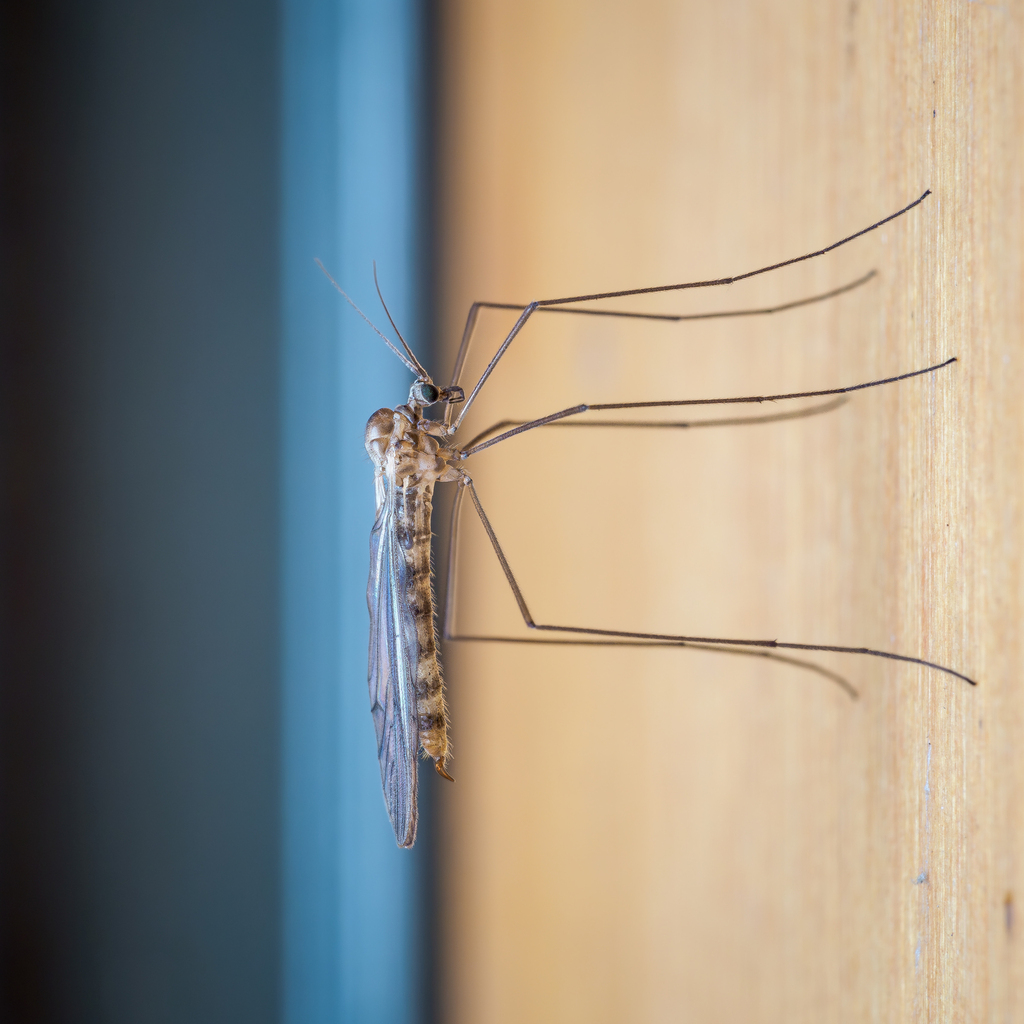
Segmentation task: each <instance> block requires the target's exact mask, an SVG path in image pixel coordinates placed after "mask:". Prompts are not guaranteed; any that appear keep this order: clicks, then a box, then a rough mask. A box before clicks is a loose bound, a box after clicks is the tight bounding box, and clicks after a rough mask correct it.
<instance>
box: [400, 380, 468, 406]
mask: <svg viewBox="0 0 1024 1024" xmlns="http://www.w3.org/2000/svg"><path fill="white" fill-rule="evenodd" d="M465 399H466V395H465V392H464V391H463V390H462V388H460V387H450V388H439V387H438V386H437V385H436V384H435V383H434V382H433V381H432V380H431V379H430V378H429V377H420V378H418V379H417V380H416V381H415V382H414V383H413V386H412V387H411V388H410V389H409V404H410V405H419V406H424V407H425V406H428V405H436V404H437V403H438V402H447V403H448V404H450V405H456V404H457V403H459V402H464V401H465Z"/></svg>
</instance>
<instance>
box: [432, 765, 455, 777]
mask: <svg viewBox="0 0 1024 1024" xmlns="http://www.w3.org/2000/svg"><path fill="white" fill-rule="evenodd" d="M434 771H436V772H437V774H438V775H440V776H441V778H442V779H447V780H448V781H449V782H454V781H455V780H454V779H453V778H452V777H451V776H450V775H449V774H448V773H447V772H446V771H445V770H444V765H443V764H442V763H441V762H440V761H435V762H434Z"/></svg>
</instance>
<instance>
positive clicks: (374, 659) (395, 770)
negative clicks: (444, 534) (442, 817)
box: [366, 486, 419, 847]
mask: <svg viewBox="0 0 1024 1024" xmlns="http://www.w3.org/2000/svg"><path fill="white" fill-rule="evenodd" d="M392 493H393V492H392V489H391V486H388V488H387V497H386V500H385V501H383V502H382V503H381V506H380V509H379V511H378V514H377V521H376V522H375V523H374V524H373V531H372V532H371V534H370V581H369V585H368V587H367V591H366V599H367V604H368V605H369V608H370V668H369V684H370V710H371V712H372V714H373V724H374V728H375V729H376V731H377V757H378V759H379V760H380V778H381V783H382V784H383V786H384V802H385V803H386V804H387V808H388V816H389V817H390V818H391V825H392V828H394V830H395V839H396V841H397V842H398V845H399V846H403V847H406V846H412V844H413V842H414V841H415V839H416V782H417V772H416V755H417V753H418V752H419V730H418V726H417V720H416V695H415V692H414V689H413V678H414V671H415V664H416V629H415V624H414V623H413V621H412V616H411V614H410V613H409V611H408V605H407V602H406V600H405V593H406V575H407V573H406V566H405V559H404V557H403V555H402V551H401V548H400V545H399V543H398V539H397V536H396V523H395V516H394V512H393V508H392V502H391V500H390V496H391V494H392Z"/></svg>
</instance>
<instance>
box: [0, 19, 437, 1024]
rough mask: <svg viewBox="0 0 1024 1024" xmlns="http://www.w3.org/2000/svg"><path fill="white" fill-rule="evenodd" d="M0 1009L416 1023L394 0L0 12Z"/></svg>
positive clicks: (424, 892)
mask: <svg viewBox="0 0 1024 1024" xmlns="http://www.w3.org/2000/svg"><path fill="white" fill-rule="evenodd" d="M0 18H2V26H0V48H2V52H3V60H2V72H0V73H2V76H3V80H2V86H0V89H2V95H0V123H2V141H0V159H2V165H0V195H2V199H0V204H2V224H0V245H2V250H0V260H2V265H3V275H2V281H3V284H2V294H0V316H2V317H3V331H2V341H0V344H2V346H3V348H2V367H0V369H2V376H0V416H2V422H3V426H2V431H0V444H2V449H0V457H2V465H3V470H4V472H3V487H4V502H3V538H4V551H3V565H4V570H3V571H4V587H3V604H2V633H0V658H2V666H3V668H2V671H3V676H2V690H0V899H2V906H0V965H2V975H0V1008H2V1014H3V1019H4V1020H10V1021H12V1022H19V1024H20V1022H30V1021H33V1022H34V1021H41V1022H42V1021H46V1022H49V1021H54V1022H57V1021H60V1022H64V1021H69V1022H70V1021H75V1022H91V1021H97V1022H100V1021H102V1022H121V1021H123V1022H125V1024H128V1022H131V1024H138V1022H141V1021H146V1022H150V1021H154V1022H163V1021H167V1022H178V1021H182V1022H184V1021H189V1022H204V1021H210V1022H213V1021H217V1022H226V1021H244V1022H247V1024H255V1022H259V1021H279V1020H280V1021H286V1022H288V1024H321V1022H323V1024H326V1022H336V1021H360V1022H375V1021H381V1022H391V1021H394V1022H404V1021H416V1022H428V1021H430V1020H432V1019H434V1016H435V1011H434V1008H435V1005H436V993H435V991H434V988H433V980H432V979H433V977H434V976H435V972H434V969H433V967H434V965H433V964H432V962H431V960H430V957H431V943H430V941H429V938H428V929H429V924H430V918H431V915H432V914H433V912H434V908H433V907H432V906H431V903H430V895H429V894H430V893H431V892H432V888H433V887H432V885H431V884H430V883H431V879H432V875H433V872H432V866H431V858H432V842H431V827H430V814H429V807H428V808H427V809H426V813H425V817H426V821H425V827H424V828H423V829H422V830H421V839H420V841H419V842H418V843H417V847H416V849H415V850H414V851H412V852H411V853H408V852H404V851H399V850H398V849H397V848H396V847H395V845H394V839H393V836H392V833H391V829H390V826H389V824H388V821H387V816H386V813H385V810H384V806H383V801H382V799H381V796H380V782H379V775H378V771H377V765H376V757H375V751H374V738H373V727H372V722H371V719H370V715H369V709H368V702H367V694H366V649H367V613H366V606H365V598H364V592H365V586H366V569H367V561H368V559H367V553H368V537H369V529H370V526H371V523H372V518H373V497H372V472H371V469H370V466H369V463H368V461H367V459H366V457H365V453H364V451H363V448H362V431H363V426H364V424H365V422H366V419H367V417H368V415H369V414H370V413H371V412H372V411H373V410H374V409H376V408H378V407H380V406H383V405H392V406H393V405H395V404H396V403H397V402H400V401H402V400H404V398H405V395H406V393H407V389H408V384H409V380H410V378H409V374H408V373H407V371H406V370H405V369H404V368H403V367H402V365H401V364H400V363H399V362H398V360H396V359H395V358H394V357H393V356H392V355H391V354H390V353H389V352H388V351H387V350H386V349H385V348H384V346H383V345H382V344H381V343H380V342H379V341H378V340H377V339H376V338H375V337H374V336H373V335H372V334H371V333H370V332H369V331H368V329H367V328H366V327H365V325H363V324H362V322H361V321H360V320H359V319H358V317H356V316H355V314H354V313H352V311H351V310H350V309H348V308H347V307H346V306H345V304H344V303H343V301H342V300H341V298H340V296H338V295H337V294H336V293H335V292H334V291H333V290H332V289H331V288H330V286H329V284H328V283H327V281H326V280H325V279H324V278H323V277H322V275H321V274H320V273H319V271H318V270H317V269H316V267H315V265H314V263H313V258H314V257H317V256H319V257H320V258H321V259H322V260H323V261H324V263H325V264H326V265H327V266H328V267H329V268H330V269H331V271H332V273H333V274H334V276H335V277H337V278H338V280H339V281H341V282H342V283H343V286H344V287H346V289H347V290H349V291H350V293H351V294H352V295H353V297H354V298H355V299H356V301H357V302H359V303H360V305H362V306H363V307H364V309H366V310H367V312H368V313H369V314H370V315H371V316H372V317H376V316H377V315H378V314H377V310H378V309H379V306H378V305H377V302H376V298H375V296H374V292H373V285H372V276H371V260H372V259H376V260H377V263H378V267H379V269H380V275H381V284H382V287H383V289H384V293H385V295H386V297H387V299H388V301H389V303H390V305H391V308H392V311H393V312H394V314H395V317H396V320H397V322H398V323H399V326H401V327H402V328H403V331H404V332H405V333H406V336H407V337H409V338H410V340H413V343H414V345H416V347H417V348H418V350H419V354H420V356H421V358H425V359H428V360H429V358H430V356H431V351H430V344H429V342H430V333H431V330H430V327H431V323H432V319H433V315H432V303H431V296H432V287H431V281H430V276H429V269H430V263H431V261H430V258H429V257H430V252H431V244H432V242H431V239H432V230H431V211H432V203H431V196H432V191H433V189H432V166H433V162H432V159H431V152H430V145H431V140H432V138H433V132H432V127H431V118H432V111H433V86H432V82H433V75H432V54H433V42H432V40H433V13H432V10H431V8H430V5H429V3H427V2H425V0H380V2H376V3H372V2H335V3H329V2H324V0H285V2H283V3H272V2H269V0H248V2H245V3H242V2H240V0H204V2H201V3H200V2H193V0H150V2H148V3H145V4H133V3H128V2H126V0H82V2H78V3H71V2H63V3H61V2H46V0H44V2H41V3H38V4H32V5H4V8H3V12H2V14H0Z"/></svg>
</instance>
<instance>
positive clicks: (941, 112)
mask: <svg viewBox="0 0 1024 1024" xmlns="http://www.w3.org/2000/svg"><path fill="white" fill-rule="evenodd" d="M443 21H444V46H445V51H444V52H445V59H444V68H443V71H444V97H445V105H444V136H443V140H444V141H443V155H444V195H445V209H444V218H443V223H444V229H445V236H444V266H443V269H442V278H443V283H444V295H443V309H444V317H445V319H444V322H445V325H446V332H447V335H446V336H447V338H448V340H449V341H450V342H451V347H452V349H454V345H455V342H456V341H457V339H458V336H459V334H460V332H461V326H462V319H463V317H464V315H465V310H466V307H467V306H468V304H469V302H470V301H471V300H472V299H474V298H484V299H497V300H512V301H522V302H526V301H527V300H530V299H534V298H543V297H550V296H553V295H559V294H573V293H576V292H580V291H590V290H595V289H606V288H609V289H610V288H626V287H631V286H641V285H647V284H658V283H666V282H671V281H679V280H686V279H692V278H708V277H717V276H720V275H727V274H735V273H738V272H742V271H745V270H747V269H751V268H754V267H757V266H759V265H762V264H765V263H769V262H773V261H776V260H779V259H783V258H785V257H788V256H792V255H797V254H799V253H802V252H805V251H807V250H810V249H814V248H817V247H819V246H821V245H825V244H827V243H829V242H831V241H833V240H836V239H838V238H840V237H842V236H844V235H846V234H848V233H850V232H852V231H854V230H856V229H858V228H860V227H862V226H865V225H867V224H869V223H871V222H872V221H874V220H876V219H877V218H879V217H881V216H884V215H885V214H887V213H889V212H891V211H894V210H896V209H898V208H899V207H901V206H902V205H904V204H905V203H907V202H908V201H909V200H911V199H913V198H915V197H916V196H917V195H919V194H920V193H921V192H922V191H923V190H924V189H925V188H930V189H931V190H932V192H933V195H932V196H931V197H930V198H929V199H928V200H926V202H925V203H924V204H922V205H921V206H920V207H919V208H918V209H917V210H916V211H914V212H913V213H911V214H909V215H908V216H907V217H905V218H903V219H902V220H901V221H899V222H897V223H894V224H892V225H890V226H888V227H887V228H885V229H884V230H882V231H879V232H877V233H875V234H873V235H871V236H868V237H866V238H864V239H861V240H860V241H858V242H856V243H855V244H852V245H850V246H847V247H845V248H844V249H842V250H840V251H837V252H836V253H834V254H832V255H830V256H828V257H826V258H823V259H820V260H817V261H815V262H814V263H813V264H804V265H802V266H800V267H795V268H791V269H788V270H785V271H782V272H779V273H777V274H773V275H769V276H765V277H761V278H758V279H756V280H753V281H750V282H747V283H744V284H742V285H736V286H733V287H731V288H728V289H717V290H716V291H717V294H716V293H715V292H702V293H689V294H685V295H676V296H668V297H661V298H659V299H657V300H652V301H650V302H648V303H647V306H646V308H649V309H661V310H679V311H700V310H710V309H721V308H740V307H744V306H750V305H757V304H762V303H772V302H782V301H787V300H791V299H794V298H799V297H802V296H805V295H808V294H812V293H814V292H816V291H821V290H825V289H827V288H830V287H833V286H836V285H838V284H842V283H844V282H846V281H849V280H852V279H853V278H855V277H857V276H858V275H860V274H861V273H863V272H864V271H867V270H869V269H871V268H877V270H878V271H879V274H878V277H877V278H876V279H874V280H873V281H872V282H871V283H869V284H868V285H866V286H864V287H863V288H861V289H859V290H857V291H856V292H853V293H851V294H848V295H845V296H843V297H841V298H838V299H835V300H833V301H831V302H830V303H827V304H824V305H820V306H815V307H809V308H805V309H801V310H795V311H792V312H789V313H785V314H778V315H776V316H773V317H766V318H760V319H749V320H742V321H722V322H717V323H704V324H697V325H694V324H682V325H667V326H666V325H646V326H639V325H632V326H630V325H628V324H623V323H610V322H604V321H602V322H595V321H589V320H588V321H584V320H583V318H572V319H571V320H570V318H561V317H557V316H549V317H548V318H547V319H546V320H545V321H543V322H541V321H539V320H538V322H536V323H534V324H533V325H531V328H530V332H529V334H528V335H526V336H524V337H523V339H522V340H521V342H517V343H516V346H515V347H514V348H513V350H512V351H511V353H510V355H509V357H508V360H507V362H506V363H505V364H504V365H503V366H502V367H501V369H500V371H499V372H498V373H497V374H496V375H495V378H494V381H493V385H492V386H489V391H488V393H487V398H486V400H485V401H481V403H480V407H479V408H478V409H477V410H475V412H474V415H473V417H472V423H475V424H476V425H478V426H484V425H486V424H487V423H489V422H491V421H492V420H494V419H500V418H502V417H505V416H511V417H520V418H525V417H530V416H535V415H541V414H543V413H546V412H549V411H552V410H554V409H558V408H561V407H564V406H568V405H572V404H575V403H577V402H580V401H615V400H631V399H637V400H639V399H660V398H684V397H711V396H721V395H735V394H750V393H753V394H758V393H765V392H774V391H792V390H801V389H806V388H815V387H831V386H837V385H842V384H852V383H856V382H860V381H863V380H867V379H871V378H872V377H877V376H885V375H890V374H895V373H899V372H903V371H907V370H910V369H914V368H918V367H921V366H925V365H927V364H929V363H933V362H937V361H939V360H941V359H943V358H946V357H948V356H950V355H956V356H957V357H958V358H959V360H960V361H959V362H958V363H957V364H956V365H955V366H954V367H953V368H951V369H947V370H944V371H942V372H941V373H938V374H936V375H934V376H933V377H931V378H928V379H924V380H917V381H911V382H907V383H904V384H901V385H898V386H894V387H891V388H888V389H884V390H880V391H874V392H868V393H864V394H861V395H859V396H857V397H856V398H855V399H854V400H853V401H851V402H850V403H849V404H847V405H846V406H844V407H843V408H842V409H839V410H838V411H836V412H832V413H830V414H828V415H824V416H819V417H816V418H811V419H805V420H801V421H795V422H787V423H775V424H769V425H764V426H755V427H749V426H748V427H736V428H729V429H725V428H720V429H708V430H692V431H669V430H659V431H645V432H642V433H638V432H630V431H604V430H592V431H583V430H555V429H551V430H547V431H536V432H534V433H533V434H530V435H526V436H523V437H522V438H518V439H515V440H512V441H509V442H508V443H507V444H505V445H503V446H501V447H499V448H496V449H495V450H493V451H490V452H488V453H486V454H481V455H480V456H478V457H477V458H476V459H475V460H474V461H473V472H474V476H475V478H476V480H477V483H478V487H479V490H480V494H481V498H482V500H483V501H484V503H485V506H486V507H487V509H488V510H489V512H490V513H491V517H492V520H493V523H494V526H495V529H496V530H497V532H498V535H499V537H500V538H501V540H502V541H503V543H504V544H505V547H506V551H507V554H508V556H509V559H510V561H511V563H512V566H513V568H514V569H515V570H516V572H517V573H518V575H519V577H520V580H521V582H522V584H523V587H524V589H525V592H526V596H527V599H528V600H529V601H530V602H531V604H532V607H533V611H534V614H535V615H536V617H537V618H538V619H539V620H541V621H548V622H556V623H566V624H576V625H590V626H598V627H608V628H622V629H635V630H652V631H658V632H684V633H689V634H709V635H722V636H739V637H744V636H746V637H777V638H779V639H788V640H796V641H808V642H821V643H839V644H858V645H859V644H863V645H869V646H874V647H881V648H888V649H893V650H897V651H900V652H904V653H910V654H919V655H922V656H925V657H928V658H932V659H934V660H937V661H940V662H943V663H946V664H949V665H952V666H955V667H957V668H959V669H962V670H963V671H965V672H967V673H969V674H971V675H973V676H975V677H977V678H978V680H980V685H979V687H978V688H977V689H976V690H972V689H970V688H968V687H967V686H965V685H961V684H958V683H957V682H956V681H954V680H952V679H950V678H949V677H946V676H942V675H940V674H938V673H935V672H930V671H923V670H917V669H913V668H910V667H906V666H900V665H895V664H891V663H887V662H881V661H878V660H874V659H868V658H856V657H849V656H846V657H843V656H834V655H823V656H821V657H820V658H819V659H818V660H819V661H820V662H821V663H822V664H825V665H827V666H829V667H830V668H833V669H835V670H837V671H839V672H841V673H843V674H844V675H845V676H846V677H847V678H848V679H849V680H850V682H851V683H852V684H853V685H855V686H856V687H857V689H858V690H859V691H860V699H859V700H857V701H851V700H850V699H848V698H847V697H846V696H844V694H843V693H842V692H841V690H840V689H839V688H838V687H836V686H834V685H832V684H830V683H828V682H827V681H825V680H823V679H822V678H820V677H818V676H815V675H813V674H811V673H808V672H806V671H801V670H799V669H796V668H792V667H787V666H785V665H778V664H776V665H773V664H768V663H766V662H764V661H763V660H760V659H753V658H749V659H748V658H740V657H726V656H722V655H715V654H709V653H700V652H692V651H683V650H667V651H666V650H655V651H636V650H631V649H625V650H610V649H586V648H572V647H567V648H550V649H548V648H536V647H514V646H484V645H464V646H460V647H456V646H455V645H451V644H449V645H448V647H447V649H446V651H445V657H446V663H447V666H448V676H449V679H450V704H451V709H452V721H453V733H452V735H453V741H454V749H455V755H456V756H455V759H454V762H453V765H452V768H453V771H454V774H455V775H456V777H457V779H458V782H457V784H456V785H455V786H454V787H450V788H447V789H446V790H445V792H444V793H443V806H442V815H443V819H442V826H443V829H444V840H443V850H442V852H443V864H444V875H443V883H442V889H443V891H442V896H443V904H444V908H445V910H444V920H443V922H442V928H441V939H440V941H441V942H442V943H443V949H444V951H445V958H446V959H445V976H444V985H445V993H446V995H445V999H446V1016H445V1020H446V1021H451V1022H456V1024H471V1022H472V1024H482V1022H516V1024H519V1022H523V1021H531V1022H533V1021H537V1022H546V1021H558V1022H560V1024H567V1022H573V1021H581V1022H582V1021H586V1022H590V1024H593V1022H603V1021H608V1022H619V1021H631V1022H632V1021H683V1020H685V1021H702V1022H705V1021H744V1022H750V1021H779V1022H782V1021H785V1022H788V1024H793V1022H797V1021H814V1022H825V1021H833V1020H834V1021H840V1020H841V1021H869V1020H870V1021H885V1022H890V1021H924V1020H934V1021H940V1020H942V1021H953V1020H957V1021H958V1020H971V1021H974V1020H978V1021H981V1020H984V1021H988V1020H992V1021H996V1020H999V1021H1004V1020H1006V1021H1009V1020H1022V1019H1024V861H1022V858H1024V813H1022V795H1024V743H1022V740H1024V732H1022V725H1024V722H1022V718H1024V707H1022V700H1024V689H1022V677H1021V672H1022V667H1024V662H1022V653H1024V652H1022V645H1021V640H1020V629H1019V625H1020V622H1021V597H1022V572H1021V555H1020V548H1021V544H1020V540H1021V530H1022V512H1024V509H1022V496H1024V495H1022V469H1024V467H1022V460H1021V456H1022V451H1024V448H1022V428H1024V415H1022V412H1021V404H1022V400H1024V335H1022V312H1024V310H1022V288H1021V285H1022V279H1021V272H1022V266H1021V263H1022V232H1021V227H1022V220H1021V218H1022V203H1021V200H1022V188H1021V182H1022V175H1024V159H1022V157H1024V152H1022V149H1024V146H1022V144H1021V140H1022V136H1024V121H1022V108H1024V80H1022V72H1021V61H1022V53H1024V49H1022V43H1024V38H1022V23H1024V5H1022V3H1021V2H1020V0H1007V2H1004V3H998V2H992V3H981V2H974V3H964V2H957V3H954V2H948V0H942V2H933V3H912V2H905V3H900V2H897V0H876V2H872V0H843V2H831V0H826V2H821V0H774V2H771V0H748V2H740V0H722V2H716V3H706V2H698V0H675V2H671V0H640V2H633V3H625V2H613V3H583V2H572V0H462V2H457V0H451V2H449V3H447V4H446V5H445V9H444V18H443ZM509 323H510V320H509V318H508V317H503V316H502V315H498V314H495V315H493V316H491V317H490V318H489V319H487V320H486V321H485V322H484V331H483V333H482V335H481V344H480V347H479V348H478V350H477V356H478V357H482V356H483V354H484V349H485V348H487V347H490V348H491V349H493V347H494V346H495V345H496V344H497V342H498V340H499V339H500V337H501V335H502V328H503V327H507V326H508V324H509ZM474 365H476V366H477V368H478V369H479V366H480V359H479V358H478V359H477V361H476V363H475V364H474ZM711 412H713V411H711ZM709 414H710V413H709ZM719 414H720V415H729V414H735V410H726V411H724V412H723V413H719ZM463 565H464V569H465V571H464V573H463V576H462V579H461V583H460V586H461V597H462V601H461V615H460V618H461V625H462V627H463V628H465V629H471V630H476V631H484V630H490V631H493V632H503V631H504V632H507V631H509V630H518V631H519V632H520V633H521V632H522V631H521V629H520V627H519V626H518V625H517V614H516V609H515V605H514V603H513V601H512V598H511V596H510V594H509V593H508V590H507V588H506V587H505V584H504V582H503V580H502V578H501V575H500V573H499V571H498V569H497V566H496V564H495V562H494V559H493V556H492V555H491V554H490V551H489V549H488V548H487V546H486V541H485V539H484V538H483V534H482V532H481V531H480V530H479V529H478V528H476V527H472V528H467V534H466V536H465V544H464V559H463Z"/></svg>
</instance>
